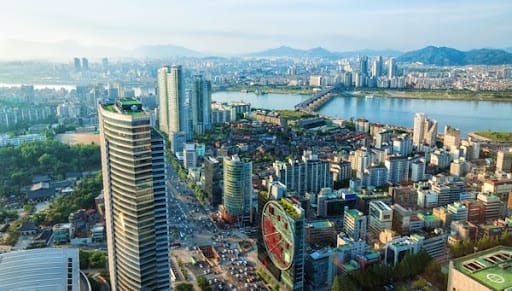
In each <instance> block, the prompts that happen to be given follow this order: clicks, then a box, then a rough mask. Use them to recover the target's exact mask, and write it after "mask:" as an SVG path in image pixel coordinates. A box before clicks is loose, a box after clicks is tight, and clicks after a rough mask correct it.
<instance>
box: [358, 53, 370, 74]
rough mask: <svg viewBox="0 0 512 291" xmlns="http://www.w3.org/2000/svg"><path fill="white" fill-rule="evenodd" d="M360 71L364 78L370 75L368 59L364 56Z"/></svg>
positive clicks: (360, 63) (361, 60) (361, 59)
mask: <svg viewBox="0 0 512 291" xmlns="http://www.w3.org/2000/svg"><path fill="white" fill-rule="evenodd" d="M359 69H360V71H361V74H362V75H363V76H366V75H368V57H367V56H363V57H361V58H360V59H359Z"/></svg>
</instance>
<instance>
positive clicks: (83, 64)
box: [82, 58, 89, 71]
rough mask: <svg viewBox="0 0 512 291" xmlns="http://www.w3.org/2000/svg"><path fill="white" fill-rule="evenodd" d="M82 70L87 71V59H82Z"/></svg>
mask: <svg viewBox="0 0 512 291" xmlns="http://www.w3.org/2000/svg"><path fill="white" fill-rule="evenodd" d="M82 70H84V71H87V70H89V60H88V59H87V58H82Z"/></svg>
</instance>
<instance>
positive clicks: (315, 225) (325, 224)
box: [309, 220, 334, 228]
mask: <svg viewBox="0 0 512 291" xmlns="http://www.w3.org/2000/svg"><path fill="white" fill-rule="evenodd" d="M309 226H310V227H312V228H329V227H334V223H332V222H331V221H329V220H319V221H313V222H311V223H309Z"/></svg>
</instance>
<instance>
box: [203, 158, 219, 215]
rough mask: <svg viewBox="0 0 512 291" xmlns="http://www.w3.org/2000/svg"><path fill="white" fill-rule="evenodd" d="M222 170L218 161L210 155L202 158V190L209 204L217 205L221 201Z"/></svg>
mask: <svg viewBox="0 0 512 291" xmlns="http://www.w3.org/2000/svg"><path fill="white" fill-rule="evenodd" d="M221 180H222V170H221V168H220V163H219V161H218V160H217V159H216V158H214V157H211V156H208V157H206V158H205V159H204V192H205V193H206V196H207V197H208V200H209V201H210V204H211V205H213V206H217V205H219V204H221V203H222V188H221V185H220V182H221Z"/></svg>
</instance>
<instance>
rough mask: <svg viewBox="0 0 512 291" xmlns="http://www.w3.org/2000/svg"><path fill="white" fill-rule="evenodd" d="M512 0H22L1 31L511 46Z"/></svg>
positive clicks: (172, 40) (36, 35) (344, 46)
mask: <svg viewBox="0 0 512 291" xmlns="http://www.w3.org/2000/svg"><path fill="white" fill-rule="evenodd" d="M511 36H512V1H507V0H503V1H495V0H485V1H482V0H480V1H473V0H466V1H461V0H453V1H441V0H429V1H415V0H409V1H404V0H398V1H390V0H388V1H384V0H380V1H378V0H363V1H345V0H256V1H245V0H182V1H175V0H167V1H166V0H144V1H135V0H124V1H121V0H101V1H100V0H88V1H72V0H16V1H7V0H6V1H1V2H0V40H7V39H16V40H29V41H37V42H59V41H63V40H73V41H77V42H79V43H81V44H85V45H95V46H96V45H101V46H112V47H122V48H134V47H137V46H140V45H146V44H175V45H181V46H185V47H188V48H192V49H195V50H199V51H208V52H218V53H243V52H252V51H258V50H261V49H265V48H270V47H276V46H279V45H290V46H294V47H299V48H311V47H318V46H322V47H326V48H328V49H331V50H338V51H343V50H354V49H362V48H372V49H398V50H410V49H417V48H421V47H423V46H426V45H430V44H432V45H440V46H450V47H455V48H458V49H462V50H467V49H472V48H481V47H499V48H503V47H511V46H512V38H511Z"/></svg>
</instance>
